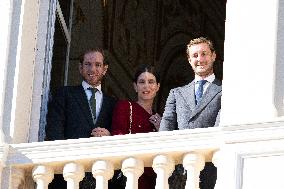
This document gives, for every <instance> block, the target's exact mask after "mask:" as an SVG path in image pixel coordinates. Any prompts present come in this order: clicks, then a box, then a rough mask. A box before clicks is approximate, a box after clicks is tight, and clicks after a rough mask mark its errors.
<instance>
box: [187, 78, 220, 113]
mask: <svg viewBox="0 0 284 189" xmlns="http://www.w3.org/2000/svg"><path fill="white" fill-rule="evenodd" d="M221 90H222V88H221V82H220V81H219V80H216V79H215V80H214V81H213V83H212V84H210V86H208V88H207V90H206V91H205V93H204V94H203V97H202V99H201V101H200V103H199V104H198V105H196V106H195V108H194V109H193V111H192V114H191V116H190V119H191V118H192V117H194V116H195V115H196V114H197V113H199V112H200V111H201V110H202V109H204V107H206V106H207V104H208V103H209V102H210V101H211V100H212V99H213V98H214V97H215V96H216V94H217V93H219V92H220V91H221Z"/></svg>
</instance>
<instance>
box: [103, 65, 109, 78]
mask: <svg viewBox="0 0 284 189" xmlns="http://www.w3.org/2000/svg"><path fill="white" fill-rule="evenodd" d="M107 70H108V65H107V64H104V72H103V75H105V74H106V72H107Z"/></svg>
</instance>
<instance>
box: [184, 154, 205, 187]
mask: <svg viewBox="0 0 284 189" xmlns="http://www.w3.org/2000/svg"><path fill="white" fill-rule="evenodd" d="M204 166H205V158H204V156H203V155H201V154H197V153H188V154H186V155H185V156H184V158H183V167H184V168H185V169H186V171H187V179H186V185H185V189H199V175H200V171H201V170H202V169H204Z"/></svg>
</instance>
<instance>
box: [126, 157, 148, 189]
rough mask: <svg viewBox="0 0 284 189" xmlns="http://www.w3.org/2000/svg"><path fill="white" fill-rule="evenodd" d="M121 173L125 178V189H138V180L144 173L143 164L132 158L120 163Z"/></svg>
mask: <svg viewBox="0 0 284 189" xmlns="http://www.w3.org/2000/svg"><path fill="white" fill-rule="evenodd" d="M121 171H122V172H123V174H124V175H125V176H126V177H127V182H126V187H125V189H138V179H139V177H140V176H141V175H142V173H143V172H144V163H143V161H141V160H139V159H135V158H133V157H130V158H127V159H125V160H124V161H123V162H122V167H121Z"/></svg>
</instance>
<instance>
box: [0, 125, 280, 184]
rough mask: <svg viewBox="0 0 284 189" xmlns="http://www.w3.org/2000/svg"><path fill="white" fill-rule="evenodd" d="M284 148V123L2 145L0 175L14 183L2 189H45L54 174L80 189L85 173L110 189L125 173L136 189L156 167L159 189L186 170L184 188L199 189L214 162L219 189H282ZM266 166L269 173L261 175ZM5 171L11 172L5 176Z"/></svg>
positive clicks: (128, 182) (129, 182)
mask: <svg viewBox="0 0 284 189" xmlns="http://www.w3.org/2000/svg"><path fill="white" fill-rule="evenodd" d="M283 144H284V121H277V122H270V123H259V124H247V125H232V126H226V127H217V128H206V129H192V130H181V131H170V132H158V133H142V134H135V135H134V134H132V135H121V136H110V137H101V138H84V139H77V140H62V141H48V142H36V143H22V144H2V145H0V160H1V161H0V173H1V174H2V176H1V177H2V182H3V181H6V180H7V182H9V183H8V186H7V185H6V186H5V187H3V183H2V184H1V183H0V185H1V186H2V188H1V189H7V188H12V189H17V188H21V189H33V188H34V187H33V185H34V182H35V183H36V187H37V189H46V188H47V186H48V183H50V182H51V181H52V179H53V176H54V174H57V173H60V174H63V176H64V178H65V180H66V181H67V183H68V189H76V188H79V187H78V183H79V182H80V180H82V178H83V176H84V173H85V172H92V173H93V176H94V177H95V178H96V182H97V189H106V188H107V180H109V179H110V178H111V177H112V175H113V171H114V170H116V169H121V170H122V172H123V173H124V175H126V177H127V183H126V188H127V189H137V185H138V183H137V181H138V178H139V176H140V175H141V174H142V172H143V167H153V169H154V171H155V172H156V174H157V178H156V189H168V188H169V186H168V177H169V176H170V175H171V173H172V171H173V169H174V165H176V164H183V166H184V168H185V169H186V170H188V171H187V173H188V174H187V182H186V187H185V188H187V189H198V188H199V186H198V183H199V182H198V181H199V173H200V171H201V170H202V169H203V167H204V163H205V162H211V161H212V162H213V163H214V165H215V166H216V167H217V175H218V178H217V182H216V185H215V189H227V188H242V186H246V187H248V188H259V189H266V188H283V187H284V184H283V183H282V180H281V172H275V169H276V168H278V167H280V169H279V170H280V171H281V170H282V169H281V166H282V167H283V166H284V164H283V159H284V145H283ZM254 166H255V167H256V168H254ZM261 166H264V167H266V169H270V171H268V172H263V171H259V167H261ZM2 169H3V170H5V171H6V169H8V171H6V172H5V171H3V173H2ZM7 172H8V174H7ZM4 173H5V174H4ZM244 175H246V177H243V176H244ZM255 175H258V177H261V178H265V179H258V177H255ZM263 175H264V176H263ZM275 178H278V179H275ZM27 180H28V181H29V182H27ZM27 183H30V185H29V184H27ZM252 186H253V187H252ZM268 186H269V187H268ZM272 186H274V187H272ZM282 186H283V187H282Z"/></svg>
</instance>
